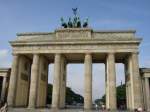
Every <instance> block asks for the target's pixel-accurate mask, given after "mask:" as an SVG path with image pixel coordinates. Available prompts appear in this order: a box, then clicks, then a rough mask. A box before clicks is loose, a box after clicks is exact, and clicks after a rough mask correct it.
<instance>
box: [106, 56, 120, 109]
mask: <svg viewBox="0 0 150 112" xmlns="http://www.w3.org/2000/svg"><path fill="white" fill-rule="evenodd" d="M106 68H107V70H106V108H107V109H110V110H116V108H117V105H116V104H117V101H116V70H115V55H114V53H109V54H108V55H107V59H106Z"/></svg>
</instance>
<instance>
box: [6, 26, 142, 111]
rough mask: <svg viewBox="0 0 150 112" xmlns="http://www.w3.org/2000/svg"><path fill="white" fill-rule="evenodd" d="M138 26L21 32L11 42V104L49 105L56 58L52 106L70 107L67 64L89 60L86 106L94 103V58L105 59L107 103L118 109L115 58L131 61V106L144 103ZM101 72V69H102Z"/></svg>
mask: <svg viewBox="0 0 150 112" xmlns="http://www.w3.org/2000/svg"><path fill="white" fill-rule="evenodd" d="M140 42H141V39H140V38H136V36H135V31H132V30H126V31H94V30H92V29H88V28H66V29H57V30H56V31H55V32H47V33H46V32H44V33H38V32H37V33H20V34H17V39H16V40H14V41H11V42H10V44H11V46H12V49H13V53H12V54H13V64H12V70H11V77H10V85H9V93H8V98H7V101H8V105H9V106H16V107H18V106H23V107H29V108H35V107H44V106H45V105H46V94H47V83H48V65H49V64H51V63H54V80H53V93H52V107H53V108H63V107H65V91H66V90H65V87H66V77H67V76H66V65H67V64H68V63H84V65H85V74H84V77H85V80H84V92H85V94H84V108H85V109H91V108H92V63H104V64H105V69H106V70H105V71H106V78H105V79H106V108H107V109H116V108H117V106H116V105H117V104H116V103H117V101H116V70H115V69H116V68H115V63H123V64H124V65H125V80H126V94H127V108H128V109H135V108H138V107H143V102H142V100H143V99H142V92H141V90H142V86H141V78H140V75H139V63H138V54H139V51H138V47H139V44H140ZM100 74H101V73H100Z"/></svg>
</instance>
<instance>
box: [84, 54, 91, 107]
mask: <svg viewBox="0 0 150 112" xmlns="http://www.w3.org/2000/svg"><path fill="white" fill-rule="evenodd" d="M84 64H85V80H84V84H85V85H84V86H85V87H84V89H85V90H84V109H91V108H92V55H91V54H85V60H84Z"/></svg>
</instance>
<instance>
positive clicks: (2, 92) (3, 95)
mask: <svg viewBox="0 0 150 112" xmlns="http://www.w3.org/2000/svg"><path fill="white" fill-rule="evenodd" d="M6 83H7V77H6V76H4V77H3V84H2V91H1V100H2V101H4V100H5V96H6Z"/></svg>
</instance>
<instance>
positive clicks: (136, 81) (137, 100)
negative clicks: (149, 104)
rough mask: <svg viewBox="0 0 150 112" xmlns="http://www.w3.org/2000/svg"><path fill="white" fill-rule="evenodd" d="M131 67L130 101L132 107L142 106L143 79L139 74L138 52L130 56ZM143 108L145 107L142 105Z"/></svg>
mask: <svg viewBox="0 0 150 112" xmlns="http://www.w3.org/2000/svg"><path fill="white" fill-rule="evenodd" d="M129 67H130V68H129V69H130V84H131V86H130V97H131V98H130V102H131V104H130V105H131V106H130V107H131V109H132V110H133V109H136V108H139V107H142V95H141V85H142V84H141V80H140V74H139V63H138V53H131V55H130V56H129ZM142 108H143V107H142Z"/></svg>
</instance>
